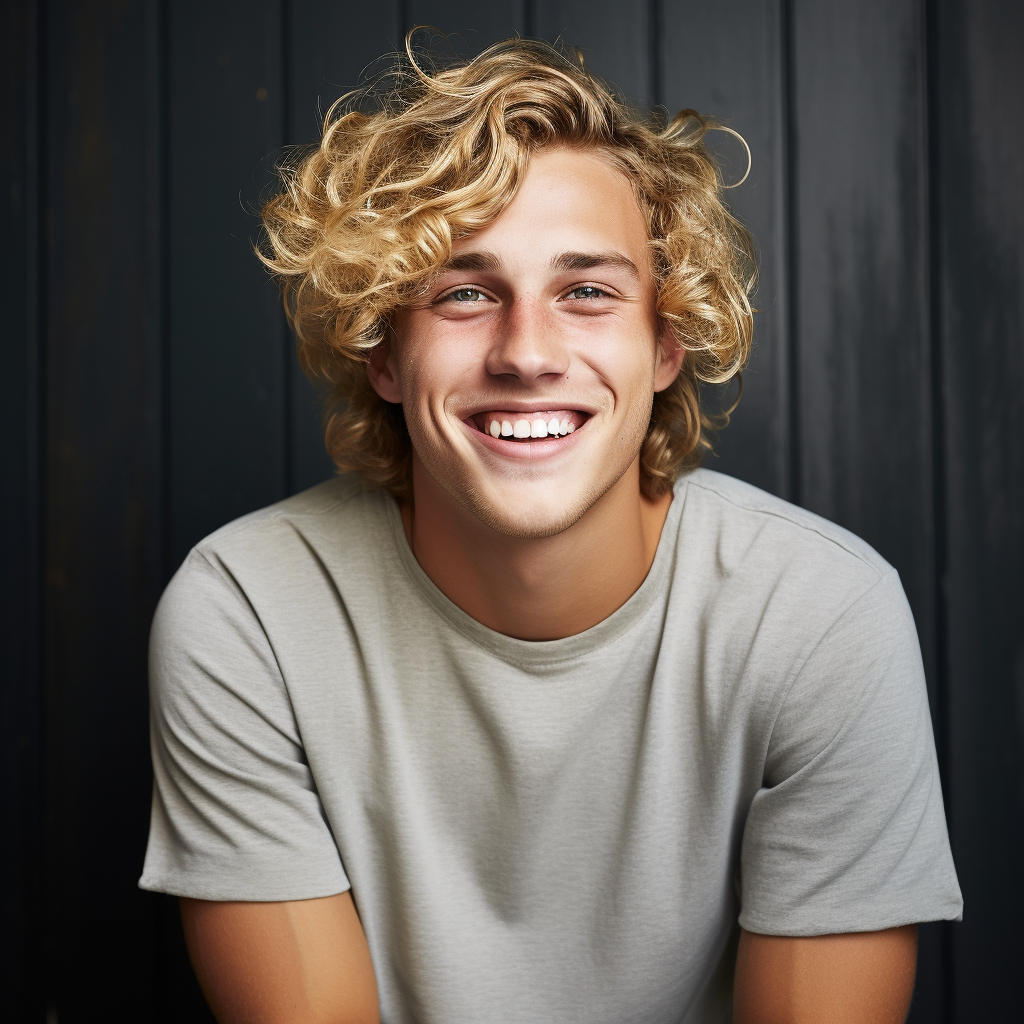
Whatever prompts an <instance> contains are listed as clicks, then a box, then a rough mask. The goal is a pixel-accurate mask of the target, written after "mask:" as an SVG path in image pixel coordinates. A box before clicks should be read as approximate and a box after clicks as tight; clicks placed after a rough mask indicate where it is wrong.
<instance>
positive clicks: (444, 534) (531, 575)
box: [402, 456, 672, 640]
mask: <svg viewBox="0 0 1024 1024" xmlns="http://www.w3.org/2000/svg"><path fill="white" fill-rule="evenodd" d="M413 463H414V465H413V502H412V504H406V505H403V507H402V521H403V523H404V525H405V533H406V538H407V539H408V541H409V546H410V547H411V548H412V551H413V554H414V555H415V556H416V560H417V561H418V562H419V564H420V566H421V567H422V569H423V571H424V572H425V573H426V574H427V576H429V577H430V579H431V580H432V582H433V583H434V585H435V586H436V587H437V588H438V589H439V590H440V591H441V593H443V594H444V595H445V596H446V597H447V598H448V599H449V600H450V601H452V602H453V603H454V604H456V605H458V607H459V608H461V609H462V610H463V611H464V612H466V613H467V614H469V615H471V616H472V617H473V618H474V619H476V620H477V621H478V622H481V623H483V624H484V625H485V626H489V627H490V628H491V629H494V630H496V631H497V632H499V633H504V634H506V635H507V636H512V637H517V638H519V639H521V640H559V639H562V638H563V637H567V636H573V635H574V634H576V633H582V632H583V631H584V630H585V629H589V628H590V627H591V626H595V625H597V623H599V622H601V621H602V620H603V619H606V618H607V617H608V616H609V615H611V614H612V612H614V611H615V610H616V609H618V608H620V607H621V606H622V605H623V604H625V602H626V601H628V600H629V598H630V597H631V596H632V595H633V594H634V593H635V592H636V590H637V589H638V588H639V586H640V584H641V583H643V581H644V579H645V578H646V576H647V573H648V572H649V571H650V568H651V564H652V562H653V561H654V555H655V552H656V551H657V548H658V541H659V539H660V538H661V530H662V527H663V526H664V525H665V517H666V516H667V515H668V509H669V505H670V504H671V501H672V494H671V492H669V493H668V494H665V495H663V496H662V497H661V498H658V499H655V500H653V501H652V500H648V499H647V498H645V497H644V496H643V495H642V494H641V492H640V470H639V462H638V461H637V462H634V463H633V465H632V466H630V468H629V470H628V471H627V472H626V473H625V474H624V475H623V476H622V477H621V478H620V479H619V480H618V482H617V483H616V484H615V485H614V486H613V487H612V488H611V489H610V490H609V491H608V492H607V493H606V494H604V495H603V496H602V497H601V498H600V499H599V500H598V501H597V502H595V504H594V505H593V506H591V508H590V509H588V510H587V512H586V513H585V514H584V515H583V516H582V517H581V518H580V519H579V520H578V521H577V522H576V523H574V524H573V525H572V526H571V527H569V528H568V529H566V530H563V531H562V532H561V533H558V534H556V535H555V536H553V537H543V538H536V539H535V538H519V537H508V536H506V535H505V534H501V533H498V532H497V531H495V530H493V529H491V528H490V527H489V526H487V525H485V524H484V523H483V522H481V521H480V520H479V519H478V518H477V517H476V516H475V515H473V514H472V513H471V512H469V511H468V510H466V509H465V508H463V507H462V505H460V504H459V503H458V502H457V501H455V499H454V498H452V497H451V495H450V494H448V492H447V491H445V490H444V489H443V488H441V487H440V486H438V484H437V483H436V482H435V481H434V480H433V478H432V477H431V476H430V475H429V474H428V473H427V472H426V470H425V469H424V468H423V466H422V464H421V463H420V462H419V460H418V459H416V458H415V456H414V457H413Z"/></svg>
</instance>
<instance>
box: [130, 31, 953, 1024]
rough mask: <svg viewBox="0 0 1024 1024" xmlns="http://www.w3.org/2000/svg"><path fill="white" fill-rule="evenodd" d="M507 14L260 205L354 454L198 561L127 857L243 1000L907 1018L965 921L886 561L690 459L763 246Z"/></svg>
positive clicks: (369, 1014) (525, 1015)
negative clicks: (952, 922) (500, 29)
mask: <svg viewBox="0 0 1024 1024" xmlns="http://www.w3.org/2000/svg"><path fill="white" fill-rule="evenodd" d="M702 131H703V129H702V125H701V123H700V122H699V121H696V120H695V119H693V118H692V117H681V118H680V119H677V121H676V122H673V123H672V124H671V125H669V126H668V127H667V128H665V129H664V130H661V131H658V130H656V129H654V128H652V127H651V126H650V125H649V124H647V123H645V122H644V121H643V120H641V119H640V118H639V117H638V116H637V115H635V114H633V113H631V112H630V111H629V110H627V109H626V108H624V107H622V106H621V105H620V104H618V103H617V102H616V101H615V100H613V99H612V97H611V96H610V95H609V94H608V93H607V92H606V91H605V90H604V89H603V87H602V86H600V85H599V84H598V83H596V82H594V81H593V80H592V79H591V78H590V77H589V76H588V75H587V74H585V73H584V72H583V71H582V70H580V69H579V68H577V67H575V66H572V65H571V64H569V63H567V62H566V61H565V60H564V59H563V58H562V57H561V56H559V55H558V54H557V53H556V52H555V51H553V50H551V49H550V48H547V47H545V46H542V45H540V44H535V43H527V42H520V41H513V42H510V43H507V44H502V45H501V46H498V47H495V48H492V50H490V51H488V52H487V53H485V54H484V55H483V56H481V57H480V58H478V59H477V60H475V61H473V62H472V63H470V64H469V65H467V66H464V67H458V68H454V69H450V70H447V71H444V72H441V73H437V74H435V75H433V76H428V75H427V74H425V73H423V72H421V71H420V70H419V69H418V68H415V67H413V68H412V70H411V72H410V77H409V79H408V80H407V81H406V82H405V84H404V86H403V87H402V88H401V89H399V90H397V91H396V92H395V93H393V94H392V95H390V96H389V97H388V98H386V100H385V101H384V102H383V103H382V104H381V108H380V109H379V110H378V111H376V112H375V113H372V114H370V115H364V114H361V113H350V114H348V115H347V116H344V117H340V118H337V119H333V120H332V121H331V122H330V124H329V127H328V129H327V131H326V132H325V137H324V141H323V143H322V145H321V146H320V148H319V149H318V150H317V151H316V152H315V153H313V154H311V155H310V156H308V157H307V158H306V159H305V160H304V161H303V162H302V163H300V164H299V165H297V166H296V167H295V168H294V169H293V170H292V171H291V172H290V173H289V174H288V175H287V177H286V189H285V191H284V193H283V194H282V195H281V196H280V197H278V198H277V199H276V200H274V201H273V202H272V203H271V204H270V206H269V207H268V210H267V211H266V222H267V227H268V234H269V238H270V246H271V248H270V250H269V251H268V254H267V255H266V256H265V259H266V260H267V262H268V263H269V264H270V265H271V266H272V267H273V268H274V270H275V271H276V272H277V273H278V274H280V275H281V277H282V279H283V280H284V282H285V286H286V296H287V301H288V308H289V311H290V314H291V317H292V321H293V323H294V324H295V327H296V329H297V332H298V335H299V338H300V343H301V355H302V358H303V360H304V364H305V365H306V367H307V368H308V369H309V370H310V371H311V372H316V373H319V374H322V375H324V376H326V377H328V378H329V379H330V380H331V381H332V382H333V384H334V386H335V397H336V398H337V399H338V402H339V405H338V409H337V411H336V412H335V414H334V416H333V418H332V419H331V420H330V422H329V425H328V435H327V436H328V447H329V449H330V450H331V452H332V454H333V455H334V457H335V459H336V461H337V462H338V464H339V466H340V467H341V468H343V469H347V470H355V471H356V472H355V473H350V474H349V475H347V476H344V477H340V478H338V479H336V480H333V481H331V482H329V483H327V484H324V485H321V486H320V487H317V488H314V489H313V490H312V491H308V492H306V493H305V494H301V495H298V496H297V497H295V498H291V499H289V500H287V501H285V502H282V503H280V504H279V505H276V506H274V507H272V508H270V509H267V510H264V511H262V512H257V513H255V514H253V515H251V516H247V517H246V518H244V519H242V520H239V521H238V522H236V523H232V524H231V525H229V526H227V527H225V528H224V529H222V530H220V531H218V532H217V533H215V534H214V535H213V536H211V537H209V538H207V539H206V540H205V541H203V542H202V543H201V544H200V545H198V547H197V548H196V549H195V551H193V552H192V554H191V555H190V556H189V558H188V559H187V560H186V562H185V564H184V565H183V566H182V568H181V570H180V571H179V573H178V574H177V575H176V577H175V578H174V580H173V581H172V583H171V585H170V586H169V587H168V590H167V593H166V595H165V597H164V599H163V601H162V602H161V606H160V609H159V611H158V614H157V618H156V622H155V625H154V633H153V646H152V681H153V710H154V742H153V750H154V764H155V772H156V789H155V798H154V810H153V825H152V831H151V838H150V847H149V851H148V854H147V860H146V867H145V872H144V875H143V878H142V883H141V884H142V885H143V886H145V887H147V888H152V889H158V890H162V891H165V892H171V893H176V894H178V895H180V896H182V897H183V900H182V911H183V916H184V922H185V930H186V936H187V939H188V944H189V949H190V952H191V954H192V958H193V962H194V963H195V966H196V970H197V972H198V975H199V978H200V981H201V983H202V985H203V988H204V991H205V992H206V993H207V996H208V998H209V999H210V1002H211V1004H212V1006H213V1007H214V1010H215V1012H216V1013H217V1015H218V1018H219V1019H220V1020H221V1021H224V1022H241V1021H246V1022H261V1024H264V1022H265V1024H286V1022H287V1024H291V1022H295V1024H299V1022H302V1024H313V1022H336V1024H341V1022H364V1021H365V1022H369V1021H378V1020H379V1021H383V1022H385V1024H399V1022H402V1024H405V1022H413V1021H416V1022H419V1024H431V1022H438V1024H456V1022H466V1024H483V1022H496V1024H512V1022H571V1021H578V1022H581V1024H584V1022H585V1024H604V1022H607V1024H623V1022H626V1021H629V1022H662V1021H664V1022H669V1021H689V1022H705V1021H720V1020H728V1019H730V1014H734V1019H735V1020H737V1021H742V1022H748V1024H759V1022H763V1024H769V1022H771V1024H776V1022H799V1021H822V1020H830V1021H851V1022H852V1021H858V1022H860V1021H865V1020H874V1021H893V1022H895V1021H900V1020H902V1019H903V1018H904V1017H905V1015H906V1011H907V1007H908V1005H909V999H910V995H911V992H912V988H913V980H914V968H915V955H916V933H915V924H916V922H919V921H925V920H935V919H940V918H956V917H958V916H959V914H960V908H961V901H960V893H959V890H958V888H957V884H956V878H955V875H954V872H953V866H952V861H951V858H950V854H949V847H948V841H947V838H946V831H945V823H944V819H943V812H942V801H941V795H940V792H939V783H938V775H937V771H936V765H935V757H934V750H933V744H932V738H931V731H930V724H929V716H928V709H927V702H926V696H925V688H924V681H923V676H922V671H921V665H920V657H919V653H918V648H917V640H916V636H915V632H914V626H913V621H912V619H911V616H910V613H909V610H908V608H907V605H906V601H905V599H904V597H903V594H902V591H901V588H900V585H899V581H898V579H897V577H896V574H895V572H894V571H893V570H892V569H891V568H890V567H889V566H888V565H887V564H886V563H885V562H884V561H882V559H881V558H879V556H878V555H877V554H875V552H873V551H872V550H871V549H870V548H868V547H867V546H866V545H865V544H863V543H862V542H860V541H859V540H857V539H856V538H855V537H852V536H851V535H850V534H848V533H846V532H845V531H843V530H841V529H839V528H838V527H835V526H832V525H831V524H829V523H826V522H824V521H822V520H820V519H818V518H817V517H815V516H813V515H810V514H809V513H806V512H803V511H801V510H800V509H797V508H794V507H792V506H790V505H787V504H786V503H785V502H782V501H779V500H777V499H775V498H773V497H771V496H769V495H766V494H764V493H762V492H760V491H757V490H755V489H753V488H751V487H748V486H746V485H744V484H741V483H738V482H737V481H734V480H730V479H728V478H726V477H723V476H720V475H718V474H715V473H711V472H708V471H706V470H701V469H696V468H694V467H695V462H696V455H697V453H699V451H700V447H701V445H702V442H703V439H704V427H706V423H705V422H704V421H703V420H702V417H701V413H700V408H699V392H698V381H699V380H700V379H705V380H724V379H728V377H729V376H731V375H732V374H733V373H735V372H736V371H737V370H738V369H739V368H740V367H741V366H742V364H743V362H744V360H745V357H746V354H747V352H748V349H749V341H750V324H751V318H750V308H749V305H748V304H747V297H746V296H747V290H748V287H749V285H750V282H751V274H750V266H751V260H750V255H749V254H750V251H751V250H750V245H749V241H748V240H747V237H746V235H745V234H744V232H743V231H742V229H741V228H740V226H739V225H738V224H737V223H736V222H735V221H734V220H733V219H732V218H731V217H730V215H729V214H728V212H727V211H726V210H725V208H724V206H723V205H722V202H721V199H720V195H719V191H720V185H719V180H718V177H717V174H716V171H715V168H714V165H713V164H712V162H711V161H710V159H709V157H708V155H707V153H706V151H705V150H704V148H703V147H702V145H701V135H702Z"/></svg>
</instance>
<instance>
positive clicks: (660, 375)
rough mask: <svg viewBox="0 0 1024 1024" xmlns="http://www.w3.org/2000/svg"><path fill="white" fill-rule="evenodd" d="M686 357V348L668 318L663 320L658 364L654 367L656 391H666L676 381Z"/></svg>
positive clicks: (659, 339)
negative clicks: (680, 342)
mask: <svg viewBox="0 0 1024 1024" xmlns="http://www.w3.org/2000/svg"><path fill="white" fill-rule="evenodd" d="M685 357H686V349H685V348H683V346H682V345H680V344H679V339H678V338H677V337H676V334H675V331H673V330H672V328H671V327H670V326H669V323H668V321H667V320H662V321H661V330H660V336H659V338H658V365H657V366H656V367H655V369H654V390H655V391H664V390H665V389H666V388H667V387H671V386H672V384H673V383H675V379H676V377H678V376H679V371H680V369H682V366H683V359H684V358H685Z"/></svg>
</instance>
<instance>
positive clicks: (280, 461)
mask: <svg viewBox="0 0 1024 1024" xmlns="http://www.w3.org/2000/svg"><path fill="white" fill-rule="evenodd" d="M167 10H168V25H167V34H168V127H167V138H168V168H167V173H168V200H167V202H168V223H169V225H170V231H169V237H168V256H167V260H168V270H167V272H168V288H169V300H168V331H169V335H168V344H169V358H168V373H169V380H168V394H169V409H168V417H169V420H168V424H169V431H170V436H169V444H168V453H169V467H168V479H169V524H168V530H169V549H170V560H171V563H172V566H177V564H178V563H180V561H181V560H182V558H183V557H184V556H185V554H186V553H187V551H188V549H189V548H190V547H191V546H192V545H193V544H194V543H195V542H196V541H198V540H199V539H200V538H201V537H203V536H204V535H205V534H207V533H209V532H210V531H211V530H214V529H216V528H217V527H219V526H221V525H223V524H224V523H226V522H227V521H229V520H231V519H233V518H235V517H237V516H240V515H242V514H243V513H246V512H250V511H252V510H253V509H256V508H259V507H261V506H263V505H267V504H269V503H271V502H273V501H276V500H278V499H279V498H281V497H283V496H284V493H285V491H286V486H287V480H286V437H287V424H286V392H285V381H286V376H287V370H286V365H287V359H288V353H286V351H285V345H284V338H285V334H284V324H283V317H282V313H281V310H280V303H279V301H278V296H277V290H276V288H275V286H274V284H273V282H272V281H271V280H270V278H269V277H268V275H267V274H266V272H265V271H264V269H263V267H262V266H261V265H260V263H259V262H258V261H257V260H256V258H255V256H254V255H253V254H252V251H251V250H252V243H253V241H254V239H255V238H256V236H257V232H258V225H259V220H258V211H259V206H260V198H261V195H263V194H265V193H266V191H267V189H268V188H269V187H271V182H272V180H273V174H272V168H273V159H274V153H275V152H276V151H277V150H278V149H279V147H280V146H281V145H282V144H283V142H284V139H283V137H282V122H283V114H284V106H283V104H284V102H285V96H284V77H283V68H282V47H281V35H282V28H283V24H284V22H283V12H282V7H281V0H260V2H256V3H253V2H248V3H242V2H239V0H233V2H225V3H216V4H209V3H202V2H199V0H180V2H176V3H172V4H169V5H168V8H167Z"/></svg>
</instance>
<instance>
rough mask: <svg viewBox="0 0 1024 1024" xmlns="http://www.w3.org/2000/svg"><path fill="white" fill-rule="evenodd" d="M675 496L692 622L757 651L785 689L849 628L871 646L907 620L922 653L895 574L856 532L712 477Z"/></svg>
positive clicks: (682, 584)
mask: <svg viewBox="0 0 1024 1024" xmlns="http://www.w3.org/2000/svg"><path fill="white" fill-rule="evenodd" d="M676 495H677V499H678V498H681V499H682V501H681V503H680V504H681V509H680V513H679V524H678V536H677V539H676V567H675V572H674V577H673V584H672V586H673V589H674V590H676V589H679V590H682V592H683V593H684V594H692V595H694V598H693V600H694V602H695V603H694V605H693V606H692V612H691V614H690V617H691V618H692V617H693V616H696V617H698V618H699V620H700V621H701V622H702V623H703V625H704V629H705V634H706V635H707V636H708V637H713V638H717V642H718V643H719V644H720V645H721V646H723V647H724V648H727V649H729V650H735V651H740V650H750V651H757V652H758V653H759V657H758V659H757V661H758V664H760V665H762V666H765V665H774V666H775V668H774V670H773V674H775V675H777V676H778V683H779V684H780V686H783V687H784V686H785V685H786V680H792V678H793V675H794V673H795V672H797V671H798V670H799V667H800V665H801V664H802V663H803V662H804V661H805V660H806V659H807V658H808V657H809V655H810V653H811V651H812V650H814V649H815V648H816V647H817V646H818V645H819V644H820V643H821V642H822V641H823V640H824V638H825V637H827V636H828V635H829V634H830V633H831V632H833V631H834V630H835V629H836V628H837V627H839V626H840V625H841V624H844V631H845V629H846V627H847V626H850V625H853V626H854V631H855V632H856V634H857V635H858V636H860V637H861V638H862V640H863V639H864V638H865V636H866V634H867V633H870V630H871V628H872V625H873V624H874V625H877V623H878V622H879V621H885V620H886V619H887V618H890V619H892V620H893V621H897V620H898V621H899V623H900V628H901V631H902V633H903V635H904V637H905V638H906V641H907V642H908V643H909V642H910V641H911V639H912V640H913V643H914V645H915V646H916V636H914V635H913V626H912V624H911V625H910V626H909V629H908V628H907V626H908V623H907V618H908V616H907V614H906V610H905V605H906V599H905V597H904V595H903V590H902V587H901V585H900V582H899V577H898V575H897V573H896V571H895V569H893V568H892V566H890V565H889V564H888V562H886V561H885V559H884V558H882V557H881V555H879V554H878V552H876V551H875V550H874V549H873V548H872V547H871V546H870V545H869V544H867V543H865V542H864V541H863V540H861V539H860V538H859V537H856V536H854V535H853V534H852V533H850V532H849V531H848V530H845V529H843V528H842V527H840V526H837V525H836V524H834V523H830V522H828V521H827V520H825V519H822V518H821V517H820V516H817V515H815V514H814V513H812V512H808V511H806V510H804V509H801V508H797V507H796V506H795V505H792V504H790V503H789V502H786V501H783V500H782V499H781V498H776V497H774V496H773V495H770V494H767V493H765V492H764V491H761V490H759V489H758V488H756V487H752V486H750V485H749V484H745V483H743V482H741V481H739V480H735V479H732V478H731V477H727V476H725V475H723V474H721V473H715V472H712V471H710V470H705V469H700V470H695V471H694V472H691V473H689V474H687V475H686V476H684V477H682V478H681V479H680V481H679V484H678V485H677V490H676ZM911 622H912V620H911Z"/></svg>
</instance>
